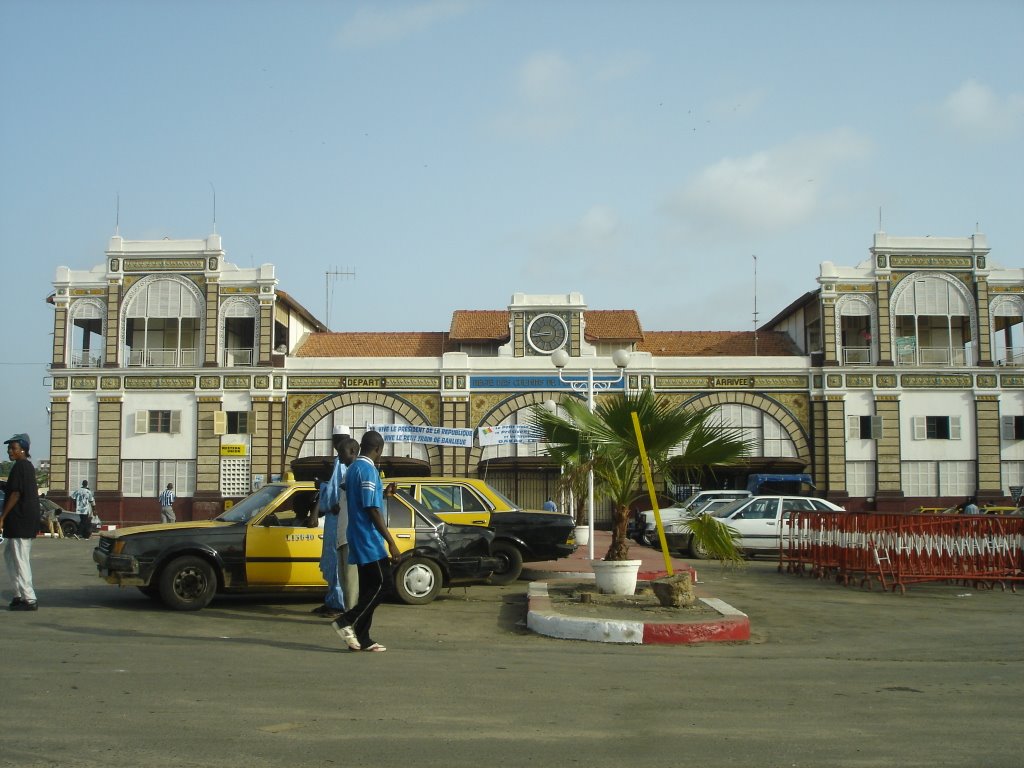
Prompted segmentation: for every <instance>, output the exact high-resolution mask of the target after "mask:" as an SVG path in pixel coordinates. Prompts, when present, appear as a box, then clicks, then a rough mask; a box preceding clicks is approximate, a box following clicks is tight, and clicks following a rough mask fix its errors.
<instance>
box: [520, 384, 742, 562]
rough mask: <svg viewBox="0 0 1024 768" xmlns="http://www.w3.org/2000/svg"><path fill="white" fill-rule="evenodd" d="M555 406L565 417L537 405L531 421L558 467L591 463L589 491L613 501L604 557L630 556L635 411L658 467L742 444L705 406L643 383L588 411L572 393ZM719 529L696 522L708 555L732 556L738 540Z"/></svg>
mask: <svg viewBox="0 0 1024 768" xmlns="http://www.w3.org/2000/svg"><path fill="white" fill-rule="evenodd" d="M560 405H561V406H562V410H563V413H564V415H561V414H559V413H558V412H554V413H553V412H551V411H548V410H547V409H545V408H544V407H542V406H535V407H534V408H533V410H532V412H531V421H532V423H533V425H534V426H535V427H536V428H537V429H539V430H540V431H541V433H542V435H543V441H544V442H546V443H547V444H548V447H547V450H548V454H549V455H551V456H553V457H555V458H556V460H558V461H559V463H561V464H562V465H563V466H572V467H575V468H576V469H577V470H582V471H584V472H588V471H589V470H590V469H591V468H592V469H593V471H594V486H595V492H597V493H600V494H601V495H603V496H604V497H606V498H608V499H609V500H610V501H611V502H612V504H613V506H614V510H613V514H612V541H611V545H610V546H609V548H608V551H607V552H606V553H605V556H604V558H603V559H604V561H606V562H616V561H625V560H628V559H629V539H628V537H627V536H626V526H627V524H628V522H629V502H630V500H631V499H633V498H634V497H635V495H636V493H637V490H638V489H639V488H640V486H641V484H642V478H643V467H642V462H641V458H640V449H639V446H638V444H637V440H636V432H635V428H634V426H633V417H632V414H633V413H634V412H635V413H636V414H637V418H638V419H639V422H640V430H641V432H642V434H643V439H644V444H645V447H646V450H647V456H648V460H649V461H650V464H651V467H652V469H653V470H654V471H656V472H661V473H669V472H672V473H674V474H675V475H676V476H678V475H680V474H684V475H685V474H686V473H687V472H693V471H694V470H697V469H700V468H704V467H714V466H722V465H727V464H731V463H734V462H736V461H737V460H738V459H740V458H742V457H743V456H745V455H746V453H747V450H748V445H747V443H746V441H744V440H743V439H742V437H741V435H740V434H739V432H738V431H737V430H735V429H730V428H727V427H724V426H723V425H722V424H721V423H719V422H716V421H715V420H713V419H711V415H712V411H711V410H709V409H702V410H693V409H687V408H685V407H683V406H679V405H674V404H672V403H671V402H669V401H668V400H667V399H665V398H662V397H659V396H658V395H656V394H655V393H654V392H653V391H652V390H649V389H643V390H640V391H636V392H626V393H616V394H611V395H605V396H603V397H601V398H600V400H599V401H598V402H597V403H596V404H595V407H594V410H593V412H591V411H590V410H589V409H588V408H587V406H586V404H585V403H583V402H581V401H580V400H577V399H576V398H564V399H563V400H562V402H561V403H560ZM677 449H679V450H678V451H677ZM723 528H724V525H722V524H721V523H720V522H719V521H718V520H717V519H715V518H709V519H707V520H701V521H699V522H698V523H696V524H695V526H694V531H695V535H698V536H700V537H701V540H702V543H704V544H705V545H706V546H707V548H708V551H709V552H710V553H712V554H713V555H714V556H716V557H719V558H720V559H723V560H736V559H738V558H739V554H738V552H737V550H736V546H735V544H734V542H733V540H732V537H731V536H729V535H728V534H727V533H726V534H725V535H723V530H722V529H723ZM634 562H636V561H634Z"/></svg>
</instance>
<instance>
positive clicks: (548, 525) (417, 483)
mask: <svg viewBox="0 0 1024 768" xmlns="http://www.w3.org/2000/svg"><path fill="white" fill-rule="evenodd" d="M386 482H388V483H394V484H395V485H396V486H397V487H398V488H400V489H402V490H403V491H406V492H407V493H408V494H409V495H410V496H412V497H413V498H414V499H416V500H417V501H419V502H420V503H422V504H423V506H425V507H427V508H428V509H429V510H430V511H431V512H433V513H434V514H435V515H437V516H438V517H439V518H441V519H442V520H444V521H446V522H449V523H461V524H464V525H478V526H488V527H490V528H492V529H493V530H494V542H493V543H492V544H491V554H492V555H494V556H495V557H497V558H498V559H499V561H500V562H499V565H498V567H497V568H496V569H495V571H494V573H493V574H492V575H491V583H492V584H510V583H511V582H513V581H515V580H516V579H518V578H519V575H520V573H522V570H523V563H531V562H541V561H545V560H557V559H559V558H561V557H567V556H569V555H571V554H572V553H573V552H575V551H576V539H575V536H574V534H573V529H574V527H575V523H574V522H573V519H572V517H571V516H570V515H566V514H563V513H560V512H544V511H541V510H529V509H523V508H521V507H519V506H518V505H517V504H516V503H515V502H513V501H512V500H511V499H509V498H508V497H507V496H505V495H504V494H502V493H500V492H499V491H497V490H496V489H495V488H493V487H491V486H490V485H488V484H487V482H486V481H484V480H478V479H476V478H470V477H388V478H387V480H386Z"/></svg>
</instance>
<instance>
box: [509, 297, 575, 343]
mask: <svg viewBox="0 0 1024 768" xmlns="http://www.w3.org/2000/svg"><path fill="white" fill-rule="evenodd" d="M586 308H587V307H586V304H584V303H583V296H582V294H579V293H555V294H548V293H544V294H527V293H516V294H513V295H512V303H511V304H509V307H508V309H509V316H510V319H511V325H512V328H511V335H512V345H511V346H512V350H513V354H514V356H515V357H536V356H544V357H547V356H548V355H550V354H552V353H553V352H555V351H557V350H559V349H564V350H565V351H566V352H568V353H569V354H570V355H572V356H573V357H577V356H579V354H580V347H581V344H582V340H583V312H584V311H585V310H586Z"/></svg>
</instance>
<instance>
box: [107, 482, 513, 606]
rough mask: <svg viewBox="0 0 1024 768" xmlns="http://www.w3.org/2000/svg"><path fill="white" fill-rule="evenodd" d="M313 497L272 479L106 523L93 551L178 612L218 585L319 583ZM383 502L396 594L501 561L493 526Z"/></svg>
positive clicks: (276, 587) (121, 581)
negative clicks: (221, 505) (395, 554)
mask: <svg viewBox="0 0 1024 768" xmlns="http://www.w3.org/2000/svg"><path fill="white" fill-rule="evenodd" d="M316 504H317V488H316V486H315V484H314V483H312V482H306V481H297V480H288V481H282V482H275V483H270V484H268V485H265V486H263V487H262V488H260V489H259V490H258V491H256V492H255V493H253V494H252V495H250V496H248V497H246V498H245V499H243V500H242V501H240V502H238V503H237V504H235V505H234V506H233V507H231V508H230V509H228V510H227V511H225V512H224V513H223V514H221V515H218V516H217V517H215V518H213V519H212V520H204V521H196V522H182V523H167V524H162V525H146V526H140V527H137V528H124V529H119V530H116V531H105V532H104V533H102V534H101V535H100V540H99V544H98V546H97V547H96V549H95V550H94V551H93V560H94V561H95V562H96V565H97V567H98V569H99V575H100V578H102V579H104V580H105V581H107V582H108V583H110V584H117V585H120V586H133V587H138V588H139V589H140V590H141V591H142V592H143V593H144V594H146V595H148V596H149V597H152V598H154V599H157V600H162V601H163V602H164V603H165V604H166V605H167V606H168V607H170V608H173V609H176V610H181V611H190V610H192V611H194V610H198V609H200V608H202V607H204V606H205V605H207V604H208V603H209V602H210V600H212V599H213V596H214V595H215V594H216V593H218V592H222V593H239V592H292V591H322V590H324V589H325V588H326V583H325V582H324V580H323V577H322V575H321V573H320V554H321V551H322V548H323V528H322V527H309V525H310V520H311V517H310V515H311V513H312V514H315V510H316ZM386 504H387V521H388V528H389V529H390V530H391V533H392V535H393V536H394V537H395V540H396V541H397V542H398V545H399V548H400V549H401V551H402V556H401V558H400V559H399V560H398V562H397V563H394V564H393V565H394V591H395V594H396V596H397V597H398V599H399V600H400V601H402V602H404V603H406V604H409V605H422V604H425V603H429V602H431V601H432V600H433V599H434V598H436V597H437V595H438V593H439V592H440V591H441V588H442V587H445V586H450V585H452V584H466V583H473V582H485V581H486V580H487V579H488V577H489V575H490V574H491V572H492V571H493V570H494V569H495V568H497V567H498V566H499V565H500V560H498V559H497V558H494V557H492V556H491V552H490V547H491V542H492V541H493V539H494V533H493V531H491V530H489V529H487V528H481V527H479V526H472V525H458V524H452V523H447V522H445V521H444V520H441V519H440V518H438V517H437V516H436V515H434V514H433V513H432V512H431V511H430V510H429V509H427V508H426V507H424V506H423V505H422V504H420V503H419V502H417V501H416V500H415V499H413V498H412V497H411V496H410V495H408V494H406V493H403V492H401V491H399V492H397V493H395V494H393V495H388V496H387V497H386ZM312 524H313V525H314V526H315V525H316V523H315V522H314V523H312Z"/></svg>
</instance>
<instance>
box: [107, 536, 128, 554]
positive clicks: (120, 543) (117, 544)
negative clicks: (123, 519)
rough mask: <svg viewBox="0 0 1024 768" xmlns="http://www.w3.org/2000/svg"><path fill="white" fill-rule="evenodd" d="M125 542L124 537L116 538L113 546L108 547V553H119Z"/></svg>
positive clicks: (122, 549)
mask: <svg viewBox="0 0 1024 768" xmlns="http://www.w3.org/2000/svg"><path fill="white" fill-rule="evenodd" d="M127 543H128V542H126V541H125V540H124V539H118V540H117V541H115V542H114V546H113V547H111V548H110V554H112V555H120V554H121V552H123V551H124V545H125V544H127Z"/></svg>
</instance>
